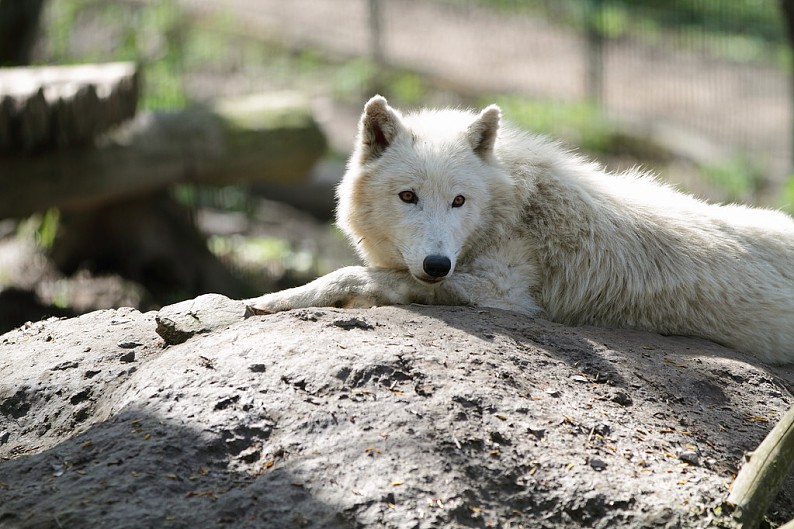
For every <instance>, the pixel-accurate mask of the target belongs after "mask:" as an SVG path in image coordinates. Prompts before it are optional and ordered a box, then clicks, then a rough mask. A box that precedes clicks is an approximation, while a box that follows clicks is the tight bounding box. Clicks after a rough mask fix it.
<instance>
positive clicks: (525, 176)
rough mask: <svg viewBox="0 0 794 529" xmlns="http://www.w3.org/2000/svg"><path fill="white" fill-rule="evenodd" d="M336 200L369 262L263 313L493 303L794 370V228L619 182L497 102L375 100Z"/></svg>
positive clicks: (281, 295) (749, 211)
mask: <svg viewBox="0 0 794 529" xmlns="http://www.w3.org/2000/svg"><path fill="white" fill-rule="evenodd" d="M403 191H411V192H412V193H413V197H415V201H414V202H406V201H404V200H403V199H401V198H400V197H401V193H402V192H403ZM408 196H409V197H410V196H411V195H408ZM458 196H460V197H463V198H464V199H465V202H464V203H463V204H462V205H460V206H459V207H453V200H455V197H458ZM337 197H338V200H339V207H338V211H337V221H338V224H339V226H340V227H341V228H342V229H343V230H344V231H345V233H346V234H347V235H348V237H349V238H350V240H351V241H352V242H353V244H355V246H356V248H357V250H358V252H359V254H360V255H361V257H362V259H363V260H364V261H365V263H366V264H367V265H368V266H367V267H347V268H342V269H340V270H337V271H335V272H333V273H331V274H328V275H326V276H324V277H321V278H319V279H317V280H315V281H313V282H312V283H309V284H308V285H304V286H302V287H298V288H294V289H290V290H286V291H283V292H277V293H274V294H268V295H265V296H262V297H260V298H256V299H252V300H248V303H249V305H250V306H251V307H252V308H253V309H254V310H255V311H257V312H273V311H279V310H287V309H292V308H299V307H309V306H345V307H347V306H356V307H362V306H363V307H366V306H373V305H382V304H407V303H413V302H416V303H425V304H449V305H459V304H467V305H479V306H489V307H497V308H505V309H510V310H514V311H519V312H524V313H527V314H533V315H540V316H544V317H547V318H549V319H551V320H553V321H556V322H560V323H565V324H571V325H579V324H593V325H601V326H614V327H624V328H632V329H643V330H648V331H654V332H658V333H663V334H680V335H694V336H701V337H704V338H708V339H711V340H713V341H716V342H719V343H722V344H725V345H727V346H730V347H734V348H736V349H738V350H741V351H745V352H748V353H752V354H755V355H757V356H758V357H759V358H761V359H763V360H767V361H770V362H794V220H792V219H791V218H790V217H788V216H786V215H785V214H783V213H779V212H776V211H769V210H763V209H754V208H749V207H745V206H737V205H731V206H722V205H714V204H707V203H705V202H702V201H700V200H698V199H696V198H694V197H692V196H689V195H685V194H682V193H679V192H677V191H675V190H673V189H671V188H670V187H668V186H665V185H663V184H661V183H659V182H657V181H656V180H654V179H653V178H652V177H651V176H649V175H646V174H642V173H639V172H628V173H623V174H610V173H607V172H605V171H604V170H603V169H602V168H601V167H600V166H598V165H596V164H594V163H590V162H588V161H586V160H584V159H582V158H581V157H579V156H576V155H573V154H571V153H569V152H567V151H565V150H564V149H562V148H561V147H559V146H558V145H557V144H555V143H553V142H550V141H549V140H547V139H545V138H543V137H540V136H532V135H528V134H525V133H521V132H518V131H516V130H512V129H510V128H508V127H504V126H502V127H500V111H499V109H498V108H497V107H496V106H490V107H488V108H486V109H485V110H483V111H482V112H481V113H480V114H479V115H477V114H473V113H470V112H464V111H458V110H440V111H436V110H425V111H422V112H419V113H416V114H409V115H405V116H403V115H402V114H401V113H399V112H398V111H397V110H395V109H393V108H391V107H390V106H389V105H388V104H387V102H386V100H385V99H384V98H382V97H380V96H376V97H374V98H372V99H371V100H370V101H369V102H368V103H367V105H366V106H365V109H364V113H363V115H362V117H361V122H360V125H359V135H358V139H357V142H356V148H355V151H354V152H353V155H352V156H351V158H350V162H349V164H348V170H347V173H346V175H345V177H344V179H343V181H342V183H341V184H340V186H339V188H338V192H337ZM428 256H442V257H446V258H448V259H449V267H450V269H449V271H448V273H447V274H446V275H445V276H443V277H441V278H439V277H433V276H432V275H430V274H429V273H428V272H426V271H425V269H424V267H423V262H424V259H425V258H426V257H428ZM442 275H443V274H442Z"/></svg>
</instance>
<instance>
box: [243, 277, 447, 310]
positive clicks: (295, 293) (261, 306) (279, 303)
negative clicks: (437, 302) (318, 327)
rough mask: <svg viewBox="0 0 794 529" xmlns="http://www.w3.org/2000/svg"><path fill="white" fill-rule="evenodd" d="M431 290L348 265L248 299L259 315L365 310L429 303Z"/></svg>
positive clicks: (414, 282) (397, 278) (246, 302)
mask: <svg viewBox="0 0 794 529" xmlns="http://www.w3.org/2000/svg"><path fill="white" fill-rule="evenodd" d="M432 297H433V292H432V289H428V288H427V287H423V286H422V285H420V284H419V283H418V282H417V281H415V280H414V279H413V278H411V277H410V275H409V273H408V272H401V271H398V270H386V269H381V268H365V267H363V266H348V267H345V268H340V269H339V270H336V271H334V272H331V273H330V274H326V275H324V276H322V277H320V278H317V279H315V280H314V281H312V282H311V283H307V284H306V285H303V286H300V287H295V288H290V289H287V290H282V291H281V292H274V293H272V294H265V295H264V296H260V297H258V298H252V299H247V300H245V304H246V305H248V306H249V307H250V308H251V309H252V310H253V311H254V313H256V314H269V313H273V312H280V311H283V310H290V309H300V308H307V307H345V308H353V307H357V308H364V307H372V306H376V305H406V304H409V303H426V304H430V303H432V302H433V300H432Z"/></svg>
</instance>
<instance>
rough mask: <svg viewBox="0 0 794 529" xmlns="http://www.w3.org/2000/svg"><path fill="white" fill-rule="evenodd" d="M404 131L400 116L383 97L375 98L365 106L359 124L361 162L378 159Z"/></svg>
mask: <svg viewBox="0 0 794 529" xmlns="http://www.w3.org/2000/svg"><path fill="white" fill-rule="evenodd" d="M400 130H402V120H401V118H400V115H399V114H398V113H397V111H396V110H394V109H393V108H392V107H390V106H389V104H388V103H387V102H386V98H385V97H383V96H374V97H373V98H372V99H370V100H369V101H367V104H366V105H364V113H363V114H362V115H361V121H360V122H359V124H358V149H359V160H360V162H361V163H365V162H367V161H370V160H374V159H375V158H378V157H379V156H380V155H381V154H383V151H385V150H386V148H387V147H388V146H389V145H391V143H392V141H394V138H395V137H396V136H397V134H398V133H399V132H400Z"/></svg>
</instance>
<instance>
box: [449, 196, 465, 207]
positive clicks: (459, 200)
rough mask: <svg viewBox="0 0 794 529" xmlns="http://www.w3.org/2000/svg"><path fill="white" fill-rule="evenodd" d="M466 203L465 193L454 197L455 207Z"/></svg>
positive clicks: (453, 204) (453, 203)
mask: <svg viewBox="0 0 794 529" xmlns="http://www.w3.org/2000/svg"><path fill="white" fill-rule="evenodd" d="M465 203H466V197H464V196H463V195H458V196H456V197H455V198H453V199H452V207H453V208H459V207H461V206H462V205H463V204H465Z"/></svg>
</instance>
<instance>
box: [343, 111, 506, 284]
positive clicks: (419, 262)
mask: <svg viewBox="0 0 794 529" xmlns="http://www.w3.org/2000/svg"><path fill="white" fill-rule="evenodd" d="M499 120H500V110H499V108H498V107H497V106H495V105H491V106H489V107H487V108H486V109H485V110H483V111H482V112H481V113H480V114H479V115H477V114H473V113H470V112H465V111H458V110H441V111H432V110H426V111H422V112H419V113H417V114H409V115H405V116H403V115H402V114H400V113H399V112H398V111H397V110H395V109H393V108H391V107H390V106H389V105H388V104H387V102H386V99H384V98H383V97H381V96H375V97H373V98H372V99H370V100H369V102H368V103H367V104H366V106H365V107H364V113H363V114H362V116H361V121H360V122H359V130H358V137H357V139H356V146H355V150H354V151H353V154H352V156H351V157H350V161H349V163H348V170H347V173H346V175H345V177H344V179H343V180H342V183H341V184H340V185H339V188H338V189H337V198H338V201H339V203H338V208H337V223H338V224H339V226H340V227H341V228H342V229H343V230H344V231H345V233H346V234H347V236H348V237H349V238H350V240H351V241H352V242H353V244H354V245H355V246H356V249H357V250H358V252H359V254H360V255H361V257H362V258H363V259H364V261H365V262H366V263H367V264H369V265H371V266H377V267H383V268H392V269H401V270H405V269H407V270H408V271H410V273H411V274H412V275H413V276H414V277H415V278H416V279H417V280H419V281H421V282H424V283H428V284H430V283H435V282H438V281H441V280H443V279H444V278H446V277H448V276H450V275H451V274H452V273H453V272H454V271H455V266H456V264H457V263H458V261H459V258H461V257H462V256H465V255H466V253H467V252H468V250H469V249H470V247H471V245H472V244H475V242H476V241H479V243H482V242H483V241H482V240H483V239H484V238H486V237H488V233H487V231H488V229H489V223H491V221H492V220H493V219H492V218H491V215H490V213H489V210H491V209H493V208H499V207H500V206H502V205H501V204H496V203H497V202H500V201H503V200H508V199H509V197H508V195H509V194H510V189H511V187H512V186H511V184H510V180H509V178H508V177H507V176H506V174H505V173H504V172H503V171H502V169H501V168H500V166H499V162H498V161H497V159H496V156H495V154H494V145H495V142H496V140H497V131H498V129H499Z"/></svg>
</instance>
